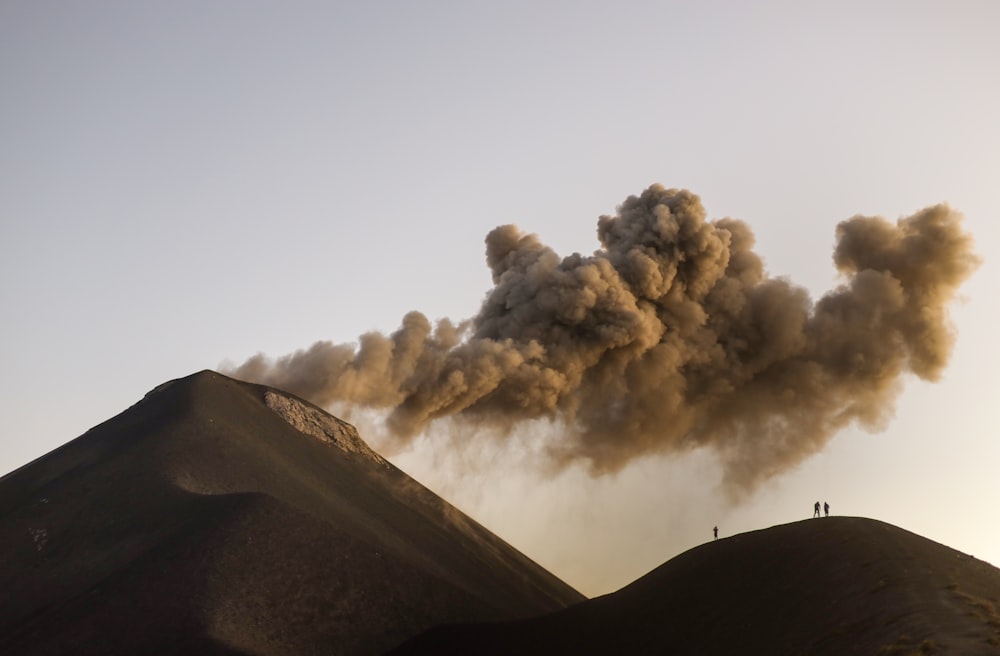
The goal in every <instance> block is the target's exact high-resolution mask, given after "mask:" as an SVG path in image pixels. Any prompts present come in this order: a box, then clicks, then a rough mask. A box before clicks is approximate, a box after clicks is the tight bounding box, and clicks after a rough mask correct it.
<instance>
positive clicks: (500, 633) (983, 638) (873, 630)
mask: <svg viewBox="0 0 1000 656" xmlns="http://www.w3.org/2000/svg"><path fill="white" fill-rule="evenodd" d="M998 609H1000V570H998V569H997V568H995V567H993V566H991V565H989V564H988V563H984V562H982V561H978V560H976V559H974V558H972V557H971V556H968V555H965V554H963V553H960V552H958V551H955V550H953V549H950V548H948V547H945V546H943V545H940V544H938V543H936V542H932V541H930V540H927V539H925V538H922V537H920V536H918V535H914V534H913V533H909V532H907V531H904V530H902V529H899V528H896V527H894V526H890V525H888V524H884V523H882V522H877V521H873V520H868V519H859V518H847V517H835V518H823V519H813V520H808V521H803V522H798V523H794V524H787V525H784V526H777V527H774V528H770V529H767V530H762V531H756V532H753V533H747V534H743V535H737V536H735V537H732V538H728V539H725V540H719V541H718V542H712V543H709V544H706V545H703V546H700V547H697V548H695V549H692V550H690V551H688V552H686V553H684V554H681V555H680V556H678V557H676V558H674V559H672V560H670V561H669V562H667V563H665V564H664V565H662V566H660V567H659V568H657V569H655V570H653V571H652V572H650V573H649V574H647V575H646V576H644V577H642V578H641V579H639V580H637V581H636V582H634V583H632V584H631V585H629V586H627V587H625V588H623V589H622V590H619V591H618V592H615V593H612V594H610V595H606V596H603V597H599V598H596V599H593V600H590V601H587V602H584V603H582V604H579V605H576V606H573V607H571V608H569V609H566V610H562V611H557V612H556V613H553V614H550V615H547V616H545V617H541V618H537V619H532V620H527V621H522V622H513V623H500V624H486V625H482V624H481V625H466V626H451V627H441V628H438V629H434V630H432V631H430V632H428V633H427V634H425V635H423V636H420V637H419V638H417V639H415V640H412V641H410V642H409V643H407V644H405V645H403V646H402V647H401V648H399V649H398V650H396V651H393V652H391V653H392V654H394V655H395V656H403V655H407V656H411V655H416V654H438V655H446V654H520V655H525V656H530V655H534V654H539V655H540V654H595V655H596V654H637V655H638V654H678V655H691V656H694V655H699V656H705V655H716V654H717V655H720V656H721V655H723V654H725V655H729V654H768V655H776V656H777V655H793V654H800V655H814V656H823V655H829V656H842V655H844V654H865V655H883V656H890V655H901V656H902V655H909V654H962V655H970V654H997V653H1000V612H998Z"/></svg>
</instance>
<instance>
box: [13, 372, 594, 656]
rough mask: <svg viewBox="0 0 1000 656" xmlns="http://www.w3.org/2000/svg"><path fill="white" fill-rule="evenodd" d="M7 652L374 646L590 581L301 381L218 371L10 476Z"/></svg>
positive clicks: (542, 607)
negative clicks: (460, 497)
mask: <svg viewBox="0 0 1000 656" xmlns="http://www.w3.org/2000/svg"><path fill="white" fill-rule="evenodd" d="M0 544H2V545H3V558H2V559H0V590H2V594H0V653H2V654H19V655H25V656H27V655H34V654H67V653H72V654H76V655H88V654H139V653H141V654H254V655H258V656H262V655H269V654H276V655H277V654H296V655H308V654H377V653H381V652H383V651H385V650H387V649H389V648H390V647H392V646H394V645H398V644H399V643H400V642H402V641H403V640H405V639H407V638H409V637H412V636H414V635H417V634H418V633H420V632H421V631H424V630H425V629H427V628H429V627H431V626H434V625H437V624H440V623H442V622H469V621H493V620H501V619H513V618H523V617H528V616H531V615H537V614H541V613H545V612H549V611H553V610H556V609H559V608H563V607H565V606H567V605H569V604H572V603H575V602H579V601H582V600H583V596H582V595H580V594H579V593H578V592H576V591H575V590H573V589H572V588H570V587H569V586H567V585H566V584H564V583H563V582H561V581H559V580H558V579H557V578H555V577H554V576H553V575H551V574H550V573H548V572H547V571H545V570H543V569H542V568H541V567H540V566H538V565H537V564H535V563H534V562H532V561H530V560H529V559H528V558H526V557H525V556H524V555H522V554H521V553H519V552H517V551H516V550H515V549H513V548H512V547H510V546H509V545H508V544H506V543H505V542H503V541H502V540H500V539H499V538H497V537H496V536H495V535H493V534H492V533H490V532H488V531H487V530H486V529H484V528H483V527H482V526H480V525H479V524H477V523H476V522H474V521H473V520H471V519H470V518H468V517H467V516H465V515H463V514H462V513H461V512H459V511H458V510H456V509H455V508H453V507H452V506H450V505H449V504H447V503H446V502H444V501H443V500H441V499H440V498H439V497H437V496H436V495H434V494H433V493H431V492H430V491H428V490H427V489H426V488H424V487H422V486H421V485H419V484H418V483H416V482H415V481H413V480H412V479H411V478H409V477H408V476H407V475H406V474H404V473H403V472H401V471H399V470H398V469H396V468H395V467H393V466H392V465H391V464H389V463H388V462H386V461H385V460H384V459H382V458H381V457H379V456H378V455H377V454H376V453H374V452H373V451H372V450H371V449H369V448H368V447H367V445H365V443H364V442H363V441H361V439H360V438H359V437H358V435H357V432H356V431H355V430H354V428H353V427H351V426H350V425H348V424H346V423H344V422H341V421H340V420H338V419H336V418H334V417H332V416H331V415H329V414H327V413H325V412H323V411H322V410H320V409H319V408H317V407H315V406H313V405H311V404H309V403H307V402H305V401H303V400H301V399H299V398H297V397H294V396H292V395H290V394H286V393H284V392H280V391H277V390H274V389H271V388H268V387H264V386H258V385H251V384H248V383H242V382H239V381H236V380H233V379H230V378H227V377H225V376H222V375H220V374H217V373H214V372H210V371H205V372H201V373H198V374H195V375H192V376H189V377H187V378H182V379H179V380H175V381H172V382H169V383H166V384H164V385H161V386H159V387H157V388H156V389H154V390H153V391H151V392H150V393H149V394H147V395H146V397H145V398H144V399H142V400H141V401H140V402H138V403H137V404H136V405H134V406H132V407H131V408H129V409H128V410H126V411H125V412H123V413H122V414H120V415H118V416H116V417H114V418H112V419H110V420H108V421H107V422H105V423H103V424H101V425H99V426H97V427H95V428H93V429H91V430H89V431H88V432H87V433H85V434H84V435H82V436H81V437H79V438H77V439H76V440H73V441H72V442H70V443H68V444H66V445H65V446H63V447H61V448H59V449H57V450H55V451H53V452H51V453H49V454H48V455H46V456H43V457H41V458H39V459H38V460H36V461H34V462H32V463H29V464H28V465H25V466H24V467H22V468H20V469H18V470H16V471H14V472H12V473H10V474H8V475H7V476H5V477H3V478H2V479H0Z"/></svg>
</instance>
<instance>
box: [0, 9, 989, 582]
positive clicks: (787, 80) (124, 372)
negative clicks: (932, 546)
mask: <svg viewBox="0 0 1000 656" xmlns="http://www.w3.org/2000/svg"><path fill="white" fill-rule="evenodd" d="M998 27H1000V4H997V3H995V2H991V1H983V2H971V1H966V2H962V1H951V2H918V1H905V2H875V3H872V2H837V3H809V2H760V3H745V2H699V3H675V2H629V1H619V2H614V3H612V2H606V3H597V2H538V1H537V0H535V1H532V2H502V3H485V2H368V3H356V2H355V3H348V2H343V3H339V2H323V3H320V2H294V1H293V2H280V3H279V2H261V1H252V0H239V1H236V0H231V1H229V0H223V1H218V2H211V3H205V2H191V1H180V2H177V1H172V2H143V3H135V2H124V1H122V2H103V1H94V2H87V3H78V2H76V3H74V2H45V1H42V2H39V1H38V0H30V1H29V0H8V1H7V2H4V3H2V4H0V94H2V96H0V97H2V103H0V307H2V311H3V321H2V323H0V336H2V339H0V349H2V351H0V356H2V359H0V361H2V364H3V366H2V368H0V398H2V406H0V407H2V411H3V422H2V424H0V472H8V471H11V470H13V469H15V468H17V467H19V466H21V465H24V464H26V463H27V462H29V461H31V460H32V459H34V458H37V457H39V456H41V455H43V454H44V453H46V452H48V451H50V450H52V449H54V448H56V447H58V446H60V445H61V444H64V443H65V442H67V441H69V440H71V439H73V438H74V437H76V436H78V435H80V434H82V433H83V432H84V431H86V430H87V429H88V428H90V427H91V426H94V425H96V424H98V423H100V422H101V421H103V420H105V419H108V418H110V417H111V416H113V415H115V414H117V413H118V412H121V411H122V410H124V409H126V408H127V407H128V406H130V405H131V404H132V403H134V402H135V401H137V400H138V399H140V398H141V397H142V396H143V395H144V394H145V393H146V392H147V391H149V390H150V389H152V388H153V387H155V386H156V385H158V384H159V383H162V382H164V381H166V380H169V379H172V378H177V377H180V376H185V375H188V374H190V373H193V372H195V371H198V370H201V369H205V368H218V367H219V366H220V365H222V364H223V363H226V362H228V363H238V362H241V361H243V360H245V359H246V358H247V357H249V356H252V355H254V354H255V353H257V352H264V353H267V354H269V355H272V356H280V355H284V354H286V353H290V352H292V351H294V350H296V349H300V348H305V347H308V346H309V345H310V344H312V343H313V342H315V341H317V340H322V339H326V340H332V341H335V342H351V341H353V340H355V339H357V337H358V336H359V335H361V334H362V333H364V332H366V331H370V330H377V331H380V332H390V331H393V330H395V329H396V328H397V327H398V326H399V323H400V320H401V319H402V317H403V316H404V314H405V313H406V312H408V311H410V310H419V311H421V312H423V313H424V314H426V315H427V316H428V317H429V318H431V319H438V318H442V317H449V318H451V319H453V320H456V321H458V320H462V319H465V318H468V317H471V316H473V315H474V314H475V313H476V312H477V310H478V309H479V305H480V303H481V301H482V300H483V297H484V295H485V293H486V292H487V291H488V290H489V288H490V286H491V284H492V283H491V280H490V273H489V270H488V269H487V267H486V264H485V256H484V243H483V239H484V237H485V236H486V234H487V233H488V232H489V231H490V230H491V229H493V228H494V227H496V226H497V225H500V224H506V223H516V224H517V225H518V226H520V227H521V228H522V229H523V230H525V231H528V232H532V233H536V234H538V235H539V238H540V239H541V240H542V241H543V242H545V243H546V244H548V245H549V246H551V247H552V248H554V249H555V250H556V251H558V252H559V253H560V254H562V255H568V254H570V253H572V252H580V253H591V252H593V251H594V250H595V249H597V248H598V247H599V243H598V241H597V238H596V226H597V218H598V216H599V215H601V214H612V213H614V211H615V208H616V207H617V206H618V205H619V204H620V203H621V202H622V201H623V200H624V199H625V198H626V197H627V196H629V195H632V194H638V193H640V192H641V191H642V190H643V189H645V188H646V187H648V186H649V185H650V184H652V183H662V184H663V185H665V186H667V187H680V188H686V189H690V190H691V191H693V192H695V193H697V194H698V195H699V196H700V197H701V199H702V202H703V203H704V205H705V207H706V209H707V212H708V215H709V218H722V217H726V216H730V217H734V218H739V219H742V220H744V221H746V222H747V223H749V224H750V226H751V227H752V228H753V230H754V232H755V233H756V236H757V247H756V252H757V253H758V254H759V255H761V256H762V257H763V258H764V260H765V262H766V266H767V269H768V271H769V273H770V274H771V275H773V276H784V277H788V278H789V279H791V280H792V281H794V282H796V283H798V284H800V285H803V286H805V287H806V288H807V289H808V290H809V291H810V292H811V293H812V295H813V296H814V298H815V297H818V296H820V295H821V294H822V293H823V292H825V291H827V290H829V289H830V288H831V287H833V286H835V285H836V284H837V277H836V273H835V269H834V267H833V264H832V261H831V254H832V249H833V245H834V238H835V236H834V231H835V228H836V225H837V223H838V222H840V221H842V220H844V219H847V218H849V217H851V216H853V215H856V214H864V215H880V216H885V217H886V218H889V219H891V220H895V219H897V218H899V217H901V216H906V215H910V214H912V213H914V212H916V211H917V210H920V209H921V208H924V207H926V206H929V205H933V204H936V203H939V202H947V203H948V204H950V205H951V206H952V207H954V208H955V209H956V210H958V211H960V212H962V213H963V214H964V215H965V217H966V222H965V228H966V229H967V230H968V231H969V232H971V233H972V234H973V235H974V237H975V239H976V243H977V251H978V253H979V254H980V255H981V256H982V258H983V264H982V265H981V266H980V268H979V269H978V271H977V272H976V273H975V274H974V275H973V276H972V278H971V279H970V280H969V281H968V282H967V283H966V284H965V285H964V286H963V287H962V289H961V293H962V296H963V299H962V300H961V301H960V302H959V303H956V304H955V305H953V306H952V315H951V316H952V321H953V324H954V327H955V330H956V331H957V335H958V338H957V343H956V347H955V350H954V352H953V355H952V360H951V363H950V365H949V366H948V368H947V369H946V371H945V373H944V376H943V378H942V380H941V381H939V382H937V383H933V384H932V383H926V382H923V381H918V380H916V379H912V378H908V379H907V380H906V381H905V391H904V393H903V394H902V396H901V397H900V399H899V401H898V403H897V405H896V413H895V419H894V420H893V421H892V422H890V423H889V425H888V426H887V428H886V429H885V430H884V431H883V432H880V433H876V434H870V433H867V432H865V431H862V430H860V429H849V430H847V431H845V432H843V433H841V434H840V435H838V436H837V437H835V438H834V439H833V441H832V442H831V444H830V445H829V447H828V448H827V449H826V450H825V451H824V452H822V453H820V454H818V455H816V456H814V457H813V458H811V459H810V460H808V461H807V462H805V463H804V464H803V465H802V466H801V467H799V468H798V469H797V470H795V471H793V472H790V473H788V474H786V475H784V476H782V477H780V478H778V479H776V480H774V481H772V482H770V483H768V484H767V485H765V486H764V487H763V488H762V489H760V490H758V491H757V493H756V494H754V495H753V496H751V497H749V498H747V499H743V500H742V501H739V502H733V501H731V500H729V499H727V498H726V497H725V496H724V495H723V494H722V492H721V491H720V489H719V488H718V482H719V476H720V472H719V469H718V466H717V463H714V462H713V459H712V457H711V454H707V453H695V454H693V455H690V456H686V457H682V458H667V457H663V458H647V459H645V460H642V461H639V462H636V463H634V464H632V465H631V466H629V467H628V468H626V469H625V470H623V471H622V472H620V473H618V474H616V475H613V476H606V477H602V478H597V479H595V478H592V477H590V476H589V475H588V474H586V473H585V472H584V471H583V469H572V468H571V469H570V470H567V471H565V472H563V473H561V474H558V475H555V476H547V475H542V474H540V473H538V471H540V466H539V467H535V466H534V465H533V464H532V454H531V446H530V445H531V436H530V435H529V434H525V435H522V436H521V437H520V439H518V440H514V442H513V443H509V444H506V445H496V444H491V445H490V446H489V447H488V448H483V449H482V450H480V451H477V452H475V453H462V454H455V453H454V452H447V451H446V450H445V449H444V448H443V447H442V446H441V443H440V440H437V441H435V437H434V435H433V432H432V434H431V435H429V436H427V438H426V439H421V440H418V441H417V442H416V443H415V445H414V446H413V448H412V449H409V450H408V451H405V452H402V453H398V454H395V455H394V456H393V458H392V459H393V460H394V462H396V463H397V464H398V465H400V466H401V467H402V468H403V469H405V470H407V471H408V472H410V473H411V474H412V475H414V476H415V477H416V478H417V479H418V480H421V481H422V482H424V483H425V484H427V485H429V486H430V487H432V488H434V489H436V490H438V491H440V492H441V493H442V494H443V495H444V496H445V497H446V498H448V500H450V501H452V502H453V503H455V504H456V505H458V506H459V507H461V508H463V509H464V510H466V511H467V512H469V513H470V514H471V515H473V516H474V517H475V518H476V519H478V520H479V521H481V522H483V523H484V524H486V525H487V526H488V527H489V528H491V529H492V530H494V531H495V532H497V533H498V534H499V535H500V536H501V537H504V538H505V539H507V540H508V541H510V542H511V543H513V544H514V545H515V546H516V547H518V548H520V549H521V550H522V551H524V552H525V553H527V554H528V555H529V556H531V557H532V558H534V559H535V560H537V561H539V562H540V563H541V564H542V565H544V566H546V567H548V568H550V569H551V570H552V571H553V572H554V573H556V574H557V575H559V576H561V577H563V578H564V579H565V580H567V582H569V583H570V584H572V585H574V586H576V587H578V588H579V589H580V590H581V591H583V592H585V593H587V594H597V593H602V592H608V591H611V590H614V589H617V588H618V587H621V586H622V585H624V584H626V583H628V582H629V581H631V580H632V579H634V578H636V577H637V576H640V575H641V574H643V573H645V572H646V571H648V570H650V569H652V568H653V567H655V566H656V565H659V564H660V563H662V562H664V561H665V560H667V559H669V558H670V557H672V556H674V555H676V554H678V553H680V552H682V551H684V550H686V549H688V548H690V547H692V546H695V545H697V544H699V543H701V542H703V541H705V540H707V539H710V537H711V530H712V527H713V526H715V525H718V526H719V531H720V536H727V535H732V534H733V533H736V532H740V531H746V530H752V529H757V528H764V527H766V526H770V525H773V524H777V523H784V522H788V521H793V520H796V519H800V518H806V517H809V516H810V515H811V509H812V504H813V502H814V501H816V500H820V501H829V502H830V504H831V506H832V511H833V513H835V514H850V515H860V516H867V517H873V518H877V519H881V520H884V521H888V522H890V523H893V524H896V525H898V526H901V527H903V528H906V529H908V530H911V531H914V532H917V533H920V534H922V535H924V536H927V537H930V538H932V539H934V540H937V541H939V542H943V543H945V544H947V545H949V546H952V547H955V548H957V549H960V550H963V551H965V552H968V553H971V554H973V555H975V556H977V557H979V558H982V559H985V560H988V561H990V562H992V563H993V564H995V565H1000V528H998V527H1000V510H998V509H997V499H998V498H1000V482H998V481H1000V477H998V476H997V472H998V463H1000V440H998V438H997V435H998V432H1000V419H998V418H997V414H996V405H997V403H998V402H1000V382H998V380H1000V379H998V372H1000V349H998V348H997V346H996V344H995V341H994V333H995V332H996V326H997V323H998V319H1000V306H998V304H997V303H996V301H995V295H996V293H997V289H998V287H1000V269H998V268H997V265H996V263H995V260H994V254H995V253H998V252H1000V228H998V227H997V226H998V221H997V218H998V215H1000V121H998V118H997V117H1000V83H998V82H997V81H998V80H1000V40H998V39H997V29H998ZM364 423H365V422H362V421H359V425H360V426H362V428H363V427H364ZM364 437H365V438H366V439H368V441H369V442H370V443H372V445H373V446H374V447H375V448H379V436H378V435H373V434H365V435H364ZM536 470H538V471H536Z"/></svg>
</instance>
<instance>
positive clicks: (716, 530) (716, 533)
mask: <svg viewBox="0 0 1000 656" xmlns="http://www.w3.org/2000/svg"><path fill="white" fill-rule="evenodd" d="M712 533H714V534H715V539H716V540H718V539H719V527H718V526H716V527H714V528H712Z"/></svg>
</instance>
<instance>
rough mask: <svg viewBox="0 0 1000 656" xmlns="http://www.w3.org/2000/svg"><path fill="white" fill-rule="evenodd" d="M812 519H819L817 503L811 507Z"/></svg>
mask: <svg viewBox="0 0 1000 656" xmlns="http://www.w3.org/2000/svg"><path fill="white" fill-rule="evenodd" d="M813 517H819V501H817V502H816V505H815V506H813Z"/></svg>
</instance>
